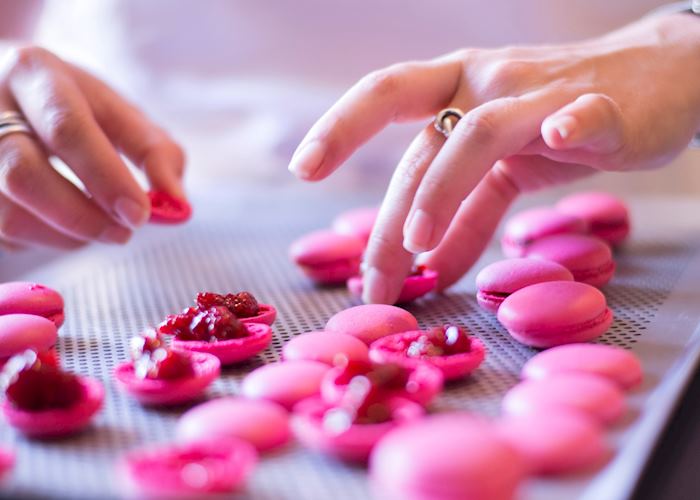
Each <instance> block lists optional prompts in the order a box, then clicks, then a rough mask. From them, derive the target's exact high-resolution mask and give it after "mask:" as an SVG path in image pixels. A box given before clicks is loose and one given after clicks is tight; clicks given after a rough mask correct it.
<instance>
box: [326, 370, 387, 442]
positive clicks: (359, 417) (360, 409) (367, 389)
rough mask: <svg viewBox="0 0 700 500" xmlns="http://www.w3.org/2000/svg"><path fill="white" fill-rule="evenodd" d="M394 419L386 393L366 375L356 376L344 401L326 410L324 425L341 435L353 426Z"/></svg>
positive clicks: (349, 385)
mask: <svg viewBox="0 0 700 500" xmlns="http://www.w3.org/2000/svg"><path fill="white" fill-rule="evenodd" d="M391 419H392V415H391V409H390V408H389V405H388V404H387V395H386V392H383V391H382V390H381V389H380V388H378V387H377V386H375V385H374V384H373V383H372V382H371V381H370V380H369V378H367V377H366V376H364V375H357V376H355V377H354V378H353V379H352V380H351V381H350V383H349V384H348V390H347V391H346V392H345V394H344V395H343V399H342V400H341V401H340V402H339V403H338V404H337V405H336V406H334V407H332V408H330V409H328V410H326V412H325V413H324V415H323V425H324V427H325V428H326V429H328V430H329V431H331V432H333V433H337V434H339V433H341V432H344V431H346V430H347V429H349V428H350V426H351V425H367V424H381V423H384V422H388V421H390V420H391Z"/></svg>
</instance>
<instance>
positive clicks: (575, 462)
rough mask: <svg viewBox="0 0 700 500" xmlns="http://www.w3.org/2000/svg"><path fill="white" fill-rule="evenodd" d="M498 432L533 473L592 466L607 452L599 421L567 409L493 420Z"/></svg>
mask: <svg viewBox="0 0 700 500" xmlns="http://www.w3.org/2000/svg"><path fill="white" fill-rule="evenodd" d="M496 427H497V430H498V434H499V436H501V437H502V438H503V439H504V440H505V441H507V442H508V443H509V444H510V445H512V446H513V447H514V448H515V449H516V450H518V451H519V452H520V453H521V454H522V455H523V456H524V457H525V459H526V462H527V464H528V466H529V467H530V468H531V470H532V473H533V474H543V475H550V474H568V473H575V472H580V471H584V470H592V469H594V468H596V467H599V466H601V465H602V464H603V463H604V462H605V460H606V459H607V458H609V456H610V450H609V448H608V445H607V444H606V442H605V436H604V433H603V430H602V428H601V426H600V424H599V423H598V422H597V421H596V420H594V419H593V418H591V417H589V416H587V415H585V414H583V413H580V412H573V411H568V410H557V411H546V412H541V413H534V414H530V415H523V416H509V417H504V418H501V419H499V420H497V421H496Z"/></svg>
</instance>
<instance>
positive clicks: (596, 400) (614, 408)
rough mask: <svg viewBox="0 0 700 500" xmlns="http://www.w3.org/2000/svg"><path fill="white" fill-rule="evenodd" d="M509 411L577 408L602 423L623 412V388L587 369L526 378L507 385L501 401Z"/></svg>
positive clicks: (508, 412) (514, 412)
mask: <svg viewBox="0 0 700 500" xmlns="http://www.w3.org/2000/svg"><path fill="white" fill-rule="evenodd" d="M502 407H503V411H504V412H505V413H506V414H508V415H514V416H525V415H532V414H534V413H542V412H553V411H557V410H559V409H564V410H571V411H580V412H583V413H585V414H587V415H588V416H590V417H592V418H594V419H596V420H597V421H598V422H600V423H602V424H612V423H614V422H616V421H618V420H619V419H620V418H621V417H622V416H623V415H624V413H625V409H626V403H625V396H624V393H623V392H622V390H621V389H620V388H619V387H618V386H617V385H615V384H614V383H613V382H611V381H609V380H608V379H606V378H603V377H600V376H598V375H591V374H587V373H562V374H559V375H557V376H556V377H552V378H547V379H542V380H526V381H524V382H520V383H519V384H518V385H516V386H515V387H513V388H512V389H510V390H509V391H508V392H507V393H506V395H505V397H504V398H503V401H502Z"/></svg>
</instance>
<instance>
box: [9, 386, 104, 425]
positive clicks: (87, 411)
mask: <svg viewBox="0 0 700 500" xmlns="http://www.w3.org/2000/svg"><path fill="white" fill-rule="evenodd" d="M79 381H80V383H81V385H82V386H83V398H82V399H81V400H80V401H78V402H77V403H76V404H74V405H72V406H70V407H68V408H56V409H51V410H41V411H26V410H22V409H19V408H15V407H14V405H12V404H11V403H10V402H9V401H7V400H5V401H3V402H2V412H3V414H4V416H5V420H6V421H7V423H8V424H9V425H11V426H12V427H14V428H15V429H17V430H18V431H20V432H21V433H23V434H25V435H26V436H29V437H34V438H55V437H62V436H66V435H69V434H74V433H76V432H79V431H81V430H83V429H84V428H85V427H87V426H88V425H89V424H90V422H91V421H92V418H93V417H94V415H95V413H97V412H98V411H99V409H100V408H101V407H102V402H103V401H104V395H105V392H104V387H102V384H101V383H100V382H99V381H97V380H96V379H92V378H89V377H80V378H79Z"/></svg>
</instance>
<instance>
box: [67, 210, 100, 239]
mask: <svg viewBox="0 0 700 500" xmlns="http://www.w3.org/2000/svg"><path fill="white" fill-rule="evenodd" d="M60 224H61V227H62V228H63V229H64V230H65V232H67V233H69V234H71V235H74V236H76V237H79V238H81V239H95V238H97V237H98V236H99V235H100V233H101V230H102V229H103V227H101V226H100V225H98V224H95V223H94V221H93V220H92V214H91V212H90V211H89V210H67V211H66V212H65V213H64V214H63V216H62V217H61V221H60Z"/></svg>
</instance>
